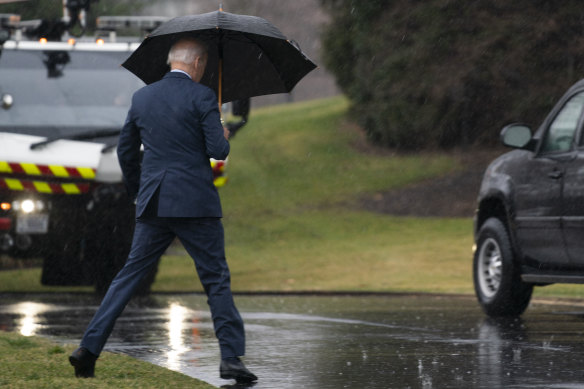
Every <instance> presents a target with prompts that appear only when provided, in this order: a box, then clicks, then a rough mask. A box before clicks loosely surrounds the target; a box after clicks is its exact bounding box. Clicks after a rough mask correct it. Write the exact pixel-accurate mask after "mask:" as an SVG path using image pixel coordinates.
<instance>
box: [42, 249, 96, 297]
mask: <svg viewBox="0 0 584 389" xmlns="http://www.w3.org/2000/svg"><path fill="white" fill-rule="evenodd" d="M80 246H81V245H80V242H79V239H69V240H67V241H57V242H53V243H51V245H50V247H48V248H47V249H46V251H45V254H44V255H43V271H42V275H41V284H43V285H56V286H81V285H91V284H92V274H91V271H92V269H91V268H89V267H88V266H87V265H88V264H87V263H86V262H84V261H82V260H81V256H80V252H81V249H80Z"/></svg>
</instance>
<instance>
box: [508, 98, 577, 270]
mask: <svg viewBox="0 0 584 389" xmlns="http://www.w3.org/2000/svg"><path fill="white" fill-rule="evenodd" d="M583 109H584V93H583V92H580V93H577V94H575V95H573V96H572V97H571V98H569V99H568V100H567V101H566V102H565V103H564V105H563V106H562V107H561V108H560V109H559V111H558V112H557V114H556V115H555V117H554V118H553V120H552V121H551V122H550V124H549V125H548V126H547V128H546V129H545V132H544V134H543V139H542V141H541V144H540V146H539V150H538V152H537V153H536V154H534V155H533V156H532V157H530V158H528V163H527V164H526V165H525V166H524V170H523V172H522V173H523V174H515V175H514V180H515V184H516V185H515V191H516V192H515V193H516V198H515V204H516V221H517V238H518V240H519V244H520V247H521V249H522V250H523V255H524V256H526V257H529V258H531V259H535V260H536V261H538V262H540V263H547V264H558V265H562V264H563V265H565V264H568V263H569V262H570V258H569V256H568V252H567V250H566V245H565V244H564V236H563V232H562V217H563V216H564V213H563V206H562V187H563V180H564V175H565V173H566V169H567V166H568V165H569V164H570V163H571V162H572V161H573V160H574V157H575V152H574V139H575V136H576V134H577V133H578V131H577V130H578V128H579V127H580V123H581V118H582V112H583Z"/></svg>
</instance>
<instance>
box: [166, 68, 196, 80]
mask: <svg viewBox="0 0 584 389" xmlns="http://www.w3.org/2000/svg"><path fill="white" fill-rule="evenodd" d="M170 72H171V73H172V72H178V73H183V74H186V75H187V76H188V77H189V78H190V79H191V80H192V77H191V75H190V74H188V73H187V72H185V71H184V70H180V69H172V70H171V71H170Z"/></svg>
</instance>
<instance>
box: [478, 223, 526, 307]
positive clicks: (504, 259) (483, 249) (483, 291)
mask: <svg viewBox="0 0 584 389" xmlns="http://www.w3.org/2000/svg"><path fill="white" fill-rule="evenodd" d="M473 280H474V287H475V293H476V295H477V298H478V300H479V303H480V304H481V306H482V308H483V311H484V312H485V313H486V314H487V315H489V316H492V317H499V316H519V315H521V314H522V313H523V311H525V309H526V308H527V306H528V305H529V300H530V299H531V293H532V292H533V285H532V284H527V283H524V282H523V281H521V274H520V271H519V268H518V265H517V263H516V262H515V260H514V258H513V249H512V247H511V240H510V238H509V233H508V232H507V229H506V228H505V226H504V225H503V223H502V222H501V221H500V220H499V219H497V218H489V219H487V221H486V222H485V223H484V224H483V225H482V227H481V229H480V230H479V233H478V236H477V249H476V251H475V254H474V261H473Z"/></svg>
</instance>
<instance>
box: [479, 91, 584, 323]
mask: <svg viewBox="0 0 584 389" xmlns="http://www.w3.org/2000/svg"><path fill="white" fill-rule="evenodd" d="M583 127H584V80H581V81H579V82H578V83H576V84H575V85H574V86H572V87H571V88H570V89H569V90H568V92H567V93H566V94H565V95H564V96H563V97H562V98H561V99H560V100H559V102H558V103H557V104H556V106H555V107H554V108H553V110H552V111H551V112H550V114H549V115H548V116H547V118H546V119H545V121H544V122H543V124H542V125H541V126H540V127H539V129H538V130H537V131H536V132H535V134H534V135H533V134H532V131H531V129H530V128H529V127H528V126H526V125H523V124H511V125H509V126H507V127H505V128H503V130H502V131H501V141H502V142H503V144H505V145H506V146H509V147H512V148H514V149H515V150H513V151H511V152H509V153H506V154H504V155H502V156H501V157H499V158H497V159H496V160H494V161H493V162H492V163H491V164H490V165H489V167H488V168H487V170H486V172H485V175H484V178H483V182H482V184H481V188H480V192H479V197H478V210H477V213H476V216H475V228H474V233H475V242H476V248H475V253H474V262H473V277H474V285H475V292H476V295H477V298H478V300H479V302H480V304H481V306H482V308H483V310H484V311H485V312H486V313H487V314H488V315H489V316H512V315H520V314H522V313H523V311H524V310H525V309H526V308H527V306H528V304H529V300H530V299H531V294H532V291H533V287H534V286H542V285H549V284H553V283H584V128H583Z"/></svg>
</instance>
